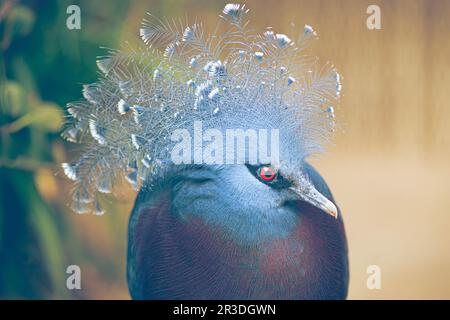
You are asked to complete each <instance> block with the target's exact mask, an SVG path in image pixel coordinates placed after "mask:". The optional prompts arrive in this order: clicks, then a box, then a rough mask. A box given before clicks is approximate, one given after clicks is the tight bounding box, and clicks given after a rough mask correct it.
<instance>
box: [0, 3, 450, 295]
mask: <svg viewBox="0 0 450 320" xmlns="http://www.w3.org/2000/svg"><path fill="white" fill-rule="evenodd" d="M8 2H10V3H13V4H12V7H14V6H16V7H17V6H19V7H26V8H28V9H29V11H30V12H31V13H33V14H34V18H33V21H32V24H31V26H30V27H29V28H30V30H29V31H28V33H25V34H24V35H21V34H19V36H18V40H14V39H13V40H11V39H8V38H7V37H6V35H7V34H8V33H7V32H8V21H9V20H8V19H7V17H8V13H6V14H5V15H4V16H3V15H2V12H4V10H2V8H3V9H4V8H5V4H6V3H8ZM79 2H80V4H79V5H80V8H81V10H82V29H81V30H80V31H68V30H67V29H66V28H65V19H66V17H67V15H66V13H65V10H66V8H67V6H68V5H69V4H70V3H69V2H67V1H61V2H54V3H53V2H51V1H50V2H47V1H46V2H44V1H22V2H20V1H6V2H4V3H3V4H2V5H0V23H2V24H3V26H2V27H1V28H0V35H2V48H3V49H2V50H3V63H2V64H3V65H4V66H3V69H4V70H3V71H2V77H4V79H3V80H5V81H2V82H3V86H2V87H3V91H2V92H3V95H4V96H8V94H11V93H10V91H11V90H12V89H11V88H10V86H6V84H8V85H9V84H10V83H13V82H14V84H17V85H23V87H24V89H23V91H26V92H28V94H26V97H25V98H24V99H25V101H26V103H25V104H29V103H30V101H34V102H36V101H40V102H39V103H37V106H35V107H34V108H35V109H36V108H41V107H40V106H41V105H42V104H43V103H44V102H45V105H47V107H48V108H49V106H48V104H49V103H50V102H51V103H53V105H56V107H58V106H59V108H60V110H62V108H63V107H64V103H67V102H69V101H72V100H76V99H78V98H79V97H80V96H81V86H80V83H88V82H93V81H95V78H96V71H95V58H96V55H101V54H102V53H104V51H102V50H100V49H99V47H100V46H110V47H116V48H117V47H119V46H120V44H121V43H123V42H124V41H126V40H130V39H134V38H135V37H136V35H137V32H138V28H139V25H140V22H141V20H142V18H143V17H144V12H151V13H153V14H155V15H157V16H167V17H168V18H172V17H174V18H178V17H182V18H184V17H185V16H187V17H188V18H189V20H190V21H194V19H195V18H196V17H197V18H199V19H201V20H202V21H204V23H205V25H206V26H210V27H211V28H212V27H213V26H214V23H215V21H216V17H217V15H218V14H219V13H220V12H221V10H222V8H223V6H224V5H225V4H226V3H227V2H226V1H206V0H204V1H200V0H165V1H161V0H160V1H156V0H154V1H148V0H146V1H131V2H129V3H128V2H126V1H125V2H124V1H108V2H106V1H100V0H94V1H79ZM49 3H52V4H51V5H49ZM245 3H246V4H247V7H248V8H250V9H251V12H250V20H251V25H252V27H253V28H255V29H257V30H263V29H264V28H265V27H267V26H271V27H273V28H274V29H275V30H276V31H278V32H282V33H288V32H289V31H290V30H291V29H292V27H291V23H292V22H293V23H295V25H296V26H297V28H299V29H301V28H302V27H303V25H304V24H310V25H312V26H313V27H314V29H315V30H316V31H317V32H318V34H319V40H318V41H315V42H314V44H313V46H312V47H311V48H310V50H309V52H310V53H314V54H317V55H318V56H319V57H320V59H321V61H322V62H323V63H325V62H327V61H332V62H333V64H334V65H335V66H336V67H337V69H338V70H339V71H340V73H341V74H342V75H343V77H344V78H343V97H342V100H341V103H340V106H339V107H338V108H337V111H336V114H337V121H338V123H339V129H338V130H337V134H336V138H335V139H334V141H333V142H334V145H332V146H330V148H329V149H328V152H327V153H325V154H323V155H320V156H317V157H314V159H312V160H311V161H312V163H313V164H314V165H315V166H316V167H317V168H318V169H319V171H320V172H321V173H322V175H323V176H324V177H325V179H326V180H327V182H328V184H329V185H330V187H331V189H332V191H333V193H334V196H335V198H336V199H337V201H338V204H339V206H340V207H341V209H342V211H343V215H344V219H345V224H346V230H347V236H348V242H349V252H350V276H351V277H350V290H349V298H350V299H450V246H449V243H450V215H449V213H450V212H449V208H450V192H449V188H448V187H447V183H448V181H450V166H449V160H450V129H449V125H448V121H449V120H450V108H449V98H450V94H449V91H450V72H449V71H450V62H449V59H450V58H449V57H450V41H449V36H450V19H449V16H450V1H446V0H420V1H419V0H384V1H383V0H377V1H366V0H345V1H344V0H320V1H319V0H316V1H312V0H309V1H304V0H283V1H274V0H264V1H263V0H259V1H256V0H249V1H246V2H245ZM371 4H376V5H378V6H379V7H380V9H381V30H369V29H368V28H367V26H366V20H367V18H368V17H369V14H367V13H366V10H367V7H368V6H369V5H371ZM49 7H51V8H50V9H49ZM13 11H14V9H13ZM9 13H11V10H10V11H9ZM21 14H22V16H24V15H25V16H26V14H24V13H23V12H22V13H21ZM16 16H17V13H16ZM5 17H6V18H5ZM19 17H20V14H19ZM22 18H23V17H22ZM51 32H54V34H53V35H52V36H51V37H50V36H47V38H45V37H46V36H45V35H44V34H46V33H48V34H51ZM77 32H78V34H76V33H77ZM36 38H38V39H40V41H41V44H37V45H36V48H38V49H36V50H37V52H38V53H39V55H37V57H38V58H35V59H37V60H30V59H31V58H30V57H28V58H27V55H26V53H24V54H23V55H22V53H23V52H24V51H26V50H29V47H27V45H21V43H23V42H24V41H27V39H36ZM44 40H46V41H52V42H54V43H52V44H51V45H48V46H47V44H46V43H45V42H43V41H44ZM6 41H8V42H6ZM14 41H16V42H14ZM42 43H44V44H45V46H44V45H42ZM28 45H29V44H28ZM55 47H56V48H55ZM33 55H35V56H36V54H35V53H33ZM22 56H23V58H20V59H16V57H22ZM66 57H69V58H66ZM61 59H65V60H61ZM41 61H43V62H42V63H44V66H53V67H52V68H53V69H52V68H50V67H47V68H46V69H45V70H42V69H43V67H41V68H40V67H38V66H33V65H31V64H32V63H35V64H39V63H41ZM61 61H64V63H65V64H64V66H65V67H67V68H68V69H66V70H64V69H63V70H61V66H57V65H54V64H55V63H57V62H58V63H60V62H61ZM61 63H62V62H61ZM27 64H29V66H28V67H24V66H23V65H27ZM80 70H81V71H80ZM39 72H40V73H42V74H39ZM55 72H56V74H55ZM38 74H39V77H38ZM27 76H28V78H35V79H36V80H35V81H36V82H37V83H34V84H30V81H28V80H27V79H28V78H27ZM33 76H34V77H33ZM61 81H63V82H64V87H61V88H59V87H58V92H54V88H55V86H62V85H61V84H60V82H61ZM31 82H32V81H31ZM4 87H7V88H8V90H9V91H7V90H5V89H4ZM14 90H16V91H17V90H18V89H17V88H16V89H14ZM14 90H13V92H16V91H14ZM33 90H34V91H33ZM5 92H6V93H5ZM9 99H10V100H8V99H7V98H4V99H3V100H2V108H1V109H2V117H3V116H4V115H5V117H3V120H2V122H1V123H0V125H1V126H2V127H1V128H2V129H3V128H4V127H5V128H7V129H5V130H2V144H1V146H2V157H1V158H0V159H1V160H0V172H1V174H2V179H3V178H4V177H6V175H7V174H8V175H11V177H9V179H10V180H7V179H5V180H3V181H2V183H0V188H2V189H0V193H5V192H6V193H7V192H8V190H9V188H10V187H11V186H14V185H15V184H14V183H15V182H12V181H17V178H19V179H24V181H32V183H31V184H30V186H29V190H28V191H27V192H31V193H32V194H34V193H33V190H34V189H35V190H36V192H35V197H36V198H30V196H28V194H26V196H24V195H25V193H21V192H22V191H20V192H18V193H17V196H16V197H12V198H11V197H9V199H7V200H8V201H10V202H12V201H14V199H16V198H17V199H18V201H19V202H20V200H21V199H22V200H23V201H25V202H29V203H30V204H29V207H27V206H22V204H21V206H19V207H17V206H14V205H9V204H6V203H5V202H4V203H3V205H2V206H0V208H1V209H0V210H2V211H0V231H1V230H3V237H0V250H2V249H1V248H2V246H3V253H2V251H0V259H1V257H3V258H4V259H6V258H8V259H9V260H8V261H10V260H11V263H10V269H8V268H7V265H6V266H5V265H3V266H1V267H0V297H2V298H22V297H25V298H82V299H91V298H93V299H113V298H119V299H121V298H124V299H128V298H129V295H128V291H127V287H126V281H125V261H126V232H127V219H128V214H129V212H130V209H131V207H132V205H133V200H134V197H135V194H134V193H133V192H131V191H130V190H128V189H126V188H124V189H123V190H121V193H120V194H118V195H117V200H113V199H110V198H108V199H106V200H105V202H106V204H107V206H108V207H109V208H107V209H108V213H107V214H106V215H105V216H102V217H97V216H93V215H76V214H74V213H72V212H71V211H70V209H69V208H68V205H67V204H68V203H69V200H70V189H71V184H70V182H69V181H67V179H65V178H64V177H63V176H62V174H61V172H60V170H59V168H58V163H60V162H62V161H65V160H67V159H71V158H72V157H73V156H74V155H75V154H76V152H77V148H76V147H74V146H71V145H69V144H67V143H64V142H62V141H61V140H60V139H59V138H58V135H57V132H56V131H57V130H54V129H53V128H45V129H42V127H40V126H37V128H36V126H35V125H34V124H36V123H37V122H33V121H30V123H26V125H23V126H22V127H20V126H19V129H18V130H16V131H11V123H14V121H17V119H21V118H20V116H22V117H23V115H28V114H29V113H30V112H31V113H32V111H27V110H25V111H23V110H22V111H17V110H16V112H15V113H14V112H12V113H11V112H10V114H9V115H8V116H7V117H6V113H7V108H8V103H10V105H13V104H14V103H15V104H14V105H21V103H20V102H17V99H16V100H14V99H12V100H11V98H9ZM19 100H20V99H19ZM11 101H13V102H11ZM14 101H16V102H14ZM53 105H52V106H53ZM56 107H55V108H56ZM16 109H17V108H16ZM19 109H20V108H19ZM35 109H33V110H35ZM55 112H56V111H55ZM37 121H38V120H37ZM22 122H23V121H22ZM20 124H21V122H20V123H19V125H20ZM27 126H30V129H28V128H27ZM41 126H42V124H41ZM12 127H13V129H14V128H15V129H17V124H16V127H14V126H12ZM8 128H9V129H8ZM24 130H30V132H31V133H32V134H30V133H21V131H24ZM36 130H37V131H36ZM42 130H44V131H43V132H44V133H43V137H42V138H41V139H39V140H38V141H36V138H30V137H35V134H34V133H35V132H42ZM27 139H28V140H30V139H31V140H32V141H33V143H30V144H33V145H36V144H38V145H39V143H40V144H42V146H43V145H44V143H45V149H46V150H47V151H46V152H45V154H44V155H42V154H40V153H39V152H37V153H36V152H35V153H28V152H22V151H17V152H16V151H11V150H9V149H11V148H13V147H14V146H16V145H18V144H23V143H24V142H23V141H28V140H27ZM8 150H9V151H8ZM41 151H42V150H41ZM41 151H40V152H41ZM30 154H32V155H33V157H31V156H30ZM22 172H25V173H22ZM55 172H56V173H57V174H56V175H55ZM30 179H31V180H30ZM30 190H31V191H30ZM23 192H26V191H23ZM21 195H22V196H24V197H22V198H20V196H21ZM39 197H40V198H39ZM2 201H6V200H2ZM20 208H22V209H23V210H24V212H28V214H27V215H25V218H24V220H23V223H24V224H25V225H28V224H29V225H30V226H31V227H30V226H28V227H23V228H22V227H20V226H19V227H17V230H18V232H19V233H15V235H9V236H8V229H9V226H10V225H9V224H8V221H10V220H11V219H12V218H11V216H12V215H18V214H19V215H20V214H21V211H20V210H21V209H20ZM27 210H28V211H27ZM14 221H15V220H14ZM14 223H16V222H14ZM29 228H31V229H33V232H32V233H33V235H34V236H33V237H32V238H30V239H28V238H26V239H24V240H23V241H22V242H17V243H16V237H20V236H22V234H21V233H20V232H22V231H23V232H26V231H27V230H28V229H29ZM0 236H1V234H0ZM324 236H327V235H324ZM1 239H3V240H1ZM7 241H13V242H14V246H16V247H14V248H15V250H19V251H20V252H21V253H20V255H19V256H16V253H12V252H11V251H8V250H7V249H5V248H7V247H8V243H7ZM30 242H32V243H30ZM10 247H11V246H10ZM29 252H32V253H31V254H30V253H29ZM23 257H25V262H23ZM15 259H17V261H19V260H20V261H21V264H20V265H21V266H22V269H19V270H22V271H21V272H20V274H16V273H17V272H18V271H17V268H14V266H15V264H14V261H16V260H15ZM4 261H6V260H4ZM39 262H40V263H39ZM0 263H3V261H0ZM70 264H77V265H79V266H80V267H81V269H82V272H83V280H82V290H81V291H79V292H75V293H74V292H68V291H67V290H66V289H65V278H66V274H65V267H66V266H67V265H70ZM370 265H378V266H379V267H380V269H381V279H382V280H381V286H382V287H381V289H380V290H369V289H368V288H367V285H366V281H367V278H368V276H369V275H368V274H367V272H366V271H367V267H368V266H370ZM40 274H45V275H46V276H45V277H43V278H44V280H42V279H41V280H39V279H37V278H40V276H39V275H40ZM20 276H22V278H21V279H20V280H17V281H16V279H15V278H14V277H20ZM17 279H19V278H17ZM24 279H25V280H24ZM30 281H36V283H37V284H36V285H33V291H32V292H33V294H30V293H29V290H28V291H27V285H28V283H29V282H30Z"/></svg>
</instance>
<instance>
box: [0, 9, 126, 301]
mask: <svg viewBox="0 0 450 320" xmlns="http://www.w3.org/2000/svg"><path fill="white" fill-rule="evenodd" d="M71 4H72V2H71V1H45V2H38V1H20V3H19V2H18V1H12V0H6V1H2V2H0V12H1V14H0V134H1V137H0V298H7V299H15V298H31V299H36V298H38V299H39V298H69V297H71V296H72V295H73V294H77V295H78V296H79V295H81V296H83V294H82V293H72V292H70V291H68V290H67V289H66V287H65V279H66V276H67V275H66V274H65V271H66V267H67V266H68V265H70V264H72V263H74V262H75V263H76V264H81V265H82V264H84V263H87V262H91V263H92V262H94V263H96V264H99V265H104V266H111V265H112V264H113V263H112V262H111V261H105V259H102V258H99V257H95V255H91V254H90V253H87V252H85V251H83V250H80V248H82V247H83V243H82V242H83V239H81V238H79V236H78V235H76V234H75V233H74V231H73V230H72V227H71V225H70V222H69V221H68V218H67V217H69V215H73V213H72V212H71V211H70V209H69V208H68V207H67V205H66V202H65V200H64V199H59V198H55V197H58V195H56V196H55V195H53V198H54V199H52V198H51V197H50V198H47V197H44V196H43V194H45V193H51V192H50V191H46V188H47V189H48V188H50V187H49V185H46V184H45V183H44V184H43V185H38V184H37V182H36V181H38V180H39V179H38V178H39V176H40V174H41V173H42V172H43V170H44V171H45V170H46V171H48V172H50V173H51V174H50V175H49V176H50V179H53V180H54V179H55V178H54V174H55V173H57V172H59V171H60V169H59V163H60V162H61V160H62V159H61V157H63V158H64V154H62V155H61V154H59V155H58V153H57V152H55V150H56V149H58V147H61V143H62V142H61V139H60V137H59V131H60V129H61V127H62V126H63V124H64V112H65V111H64V105H65V104H66V103H67V102H69V101H74V100H77V99H79V98H80V95H81V85H77V84H81V83H90V82H93V81H95V79H96V77H97V70H96V65H95V57H96V56H99V55H102V54H104V53H105V51H104V50H103V49H101V48H100V45H103V46H107V47H115V46H116V44H115V42H116V41H117V40H119V39H118V38H119V36H118V34H119V32H120V28H121V27H122V25H121V23H118V21H122V20H123V19H124V15H125V14H126V13H127V7H128V2H127V1H114V2H113V1H111V2H108V5H105V3H104V2H103V1H94V2H93V1H90V0H82V1H77V4H78V5H79V6H80V7H81V10H82V29H81V30H68V29H67V28H66V19H67V17H68V15H67V13H66V8H67V7H68V6H69V5H71ZM85 57H87V58H85ZM65 147H66V148H68V147H69V146H68V145H65ZM58 157H59V158H58ZM53 180H52V181H53ZM56 189H58V188H57V187H56ZM56 191H58V190H56ZM53 192H55V191H53ZM66 192H68V191H66ZM95 259H97V261H95ZM117 269H118V271H117V272H120V273H123V269H120V268H119V267H118V268H117ZM113 276H114V277H119V275H118V274H115V273H114V272H113ZM120 276H122V274H120Z"/></svg>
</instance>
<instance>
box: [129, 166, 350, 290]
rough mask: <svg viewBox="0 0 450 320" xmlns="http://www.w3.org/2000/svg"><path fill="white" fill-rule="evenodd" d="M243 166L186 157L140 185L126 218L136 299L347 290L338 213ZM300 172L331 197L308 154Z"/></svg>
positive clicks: (344, 239) (345, 262) (346, 269)
mask: <svg viewBox="0 0 450 320" xmlns="http://www.w3.org/2000/svg"><path fill="white" fill-rule="evenodd" d="M280 170H282V169H280ZM250 171H251V169H249V168H248V167H247V166H245V165H236V166H190V167H187V168H183V169H181V170H180V171H178V172H177V173H176V174H174V176H173V178H171V179H168V180H167V182H166V183H163V184H162V185H160V186H159V187H158V188H156V189H155V188H152V190H151V191H149V190H147V189H146V188H143V189H142V190H141V192H140V193H139V195H138V198H137V200H136V203H135V207H134V209H133V212H132V215H131V218H130V223H129V245H128V282H129V289H130V293H131V296H132V297H133V298H135V299H344V298H346V296H347V288H348V261H347V243H346V237H345V232H344V226H343V222H342V216H341V215H339V217H338V219H337V220H336V219H334V218H333V217H332V216H330V215H328V214H326V213H324V212H323V211H322V210H321V209H318V208H317V207H315V206H313V205H311V204H309V203H308V202H306V201H304V200H302V199H301V197H299V196H298V195H296V194H295V193H293V192H292V191H290V190H289V188H288V185H285V186H283V187H281V188H280V189H273V188H271V187H270V186H267V185H265V184H264V183H263V182H261V181H259V180H258V179H257V178H256V177H254V176H253V175H252V173H251V172H250ZM303 171H304V172H302V174H306V175H307V176H308V178H309V179H310V181H311V182H312V183H313V185H314V186H315V188H316V189H317V190H318V191H319V192H320V193H321V194H323V195H324V196H326V197H327V198H328V199H330V200H331V201H333V202H334V200H333V197H332V195H331V192H330V191H329V189H328V187H327V185H326V183H325V181H324V180H323V178H322V177H321V176H320V175H319V173H317V171H315V170H314V169H313V168H312V167H311V166H310V165H308V164H306V163H305V164H304V166H303ZM279 174H283V173H282V171H281V172H280V173H279Z"/></svg>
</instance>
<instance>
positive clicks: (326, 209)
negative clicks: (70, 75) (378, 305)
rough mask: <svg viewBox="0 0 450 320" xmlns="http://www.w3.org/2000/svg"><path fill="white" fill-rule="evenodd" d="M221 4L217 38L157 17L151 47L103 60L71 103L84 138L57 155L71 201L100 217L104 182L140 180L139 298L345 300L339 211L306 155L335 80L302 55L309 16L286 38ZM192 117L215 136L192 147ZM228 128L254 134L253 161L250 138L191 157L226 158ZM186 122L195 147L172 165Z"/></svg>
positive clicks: (135, 222)
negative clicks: (64, 159) (67, 159)
mask: <svg viewBox="0 0 450 320" xmlns="http://www.w3.org/2000/svg"><path fill="white" fill-rule="evenodd" d="M222 13H223V15H221V16H220V18H221V19H220V22H219V24H218V27H217V28H216V31H215V33H213V34H209V35H208V34H207V33H206V32H205V30H204V27H203V25H202V24H201V23H195V24H193V25H188V26H180V25H179V24H177V23H175V24H171V23H169V22H168V21H167V20H160V19H158V18H156V17H153V16H149V19H148V20H145V21H144V25H143V27H142V28H141V30H140V36H141V38H142V40H143V41H144V43H145V46H144V45H142V47H138V48H131V50H129V52H126V51H112V52H111V54H110V55H109V56H106V57H103V58H101V59H99V60H98V61H97V64H98V67H99V69H100V71H101V72H102V75H101V77H100V79H99V81H98V82H96V83H94V84H90V85H86V86H84V88H83V96H84V99H85V100H84V101H81V102H75V103H70V104H69V107H68V112H69V113H70V117H71V122H70V123H69V124H68V126H67V129H66V130H65V131H64V133H63V136H64V137H65V138H66V139H68V140H69V141H72V142H83V143H84V144H85V145H86V148H85V150H84V152H83V153H82V155H81V156H80V158H79V159H78V161H75V162H72V163H70V164H69V163H64V164H63V165H62V167H63V170H64V172H65V174H66V175H67V177H68V178H69V179H71V180H73V181H75V189H74V193H73V208H74V209H75V211H76V212H78V213H86V212H89V211H92V212H94V213H95V214H98V215H100V214H103V213H104V210H103V209H102V208H101V206H100V203H99V201H98V195H97V192H98V193H111V192H112V190H113V188H114V183H115V181H116V180H117V178H118V177H120V176H124V178H125V179H126V181H128V182H129V183H130V184H131V185H132V186H133V188H134V189H136V190H140V192H139V196H138V198H137V200H136V204H135V208H134V210H133V213H132V216H131V218H130V224H129V259H128V279H129V286H130V293H131V295H132V297H134V298H142V299H144V298H180V299H197V298H198V299H206V298H216V299H218V298H224V299H238V298H253V299H259V298H261V299H262V298H264V299H266V298H274V299H280V298H286V299H320V298H322V299H325V298H329V299H338V298H345V297H346V294H347V285H348V264H347V246H346V239H345V232H344V227H343V222H342V217H341V216H340V214H339V215H338V209H337V207H336V205H335V203H334V200H333V198H332V195H331V193H330V191H329V189H328V187H327V185H326V184H325V182H324V180H323V179H322V178H321V177H320V175H319V174H318V173H317V172H316V171H315V170H314V169H313V168H312V167H311V166H309V165H308V164H307V163H306V162H305V159H307V157H308V156H310V155H312V154H315V153H318V152H321V151H322V150H323V146H324V144H325V143H326V142H327V141H328V140H329V138H330V136H331V134H332V133H333V132H334V129H335V117H334V106H335V105H336V104H337V102H338V100H339V98H340V94H341V76H340V75H339V73H338V72H337V71H336V69H335V68H334V66H332V65H331V64H326V65H325V66H323V67H320V68H319V67H318V64H317V60H316V59H315V58H311V57H309V56H307V55H305V54H304V49H305V48H306V46H307V43H309V42H310V41H311V40H312V39H314V38H315V36H316V32H315V31H314V29H313V28H312V27H311V26H309V25H305V27H304V28H303V29H302V30H301V31H300V32H299V34H298V35H290V36H287V35H285V34H282V33H275V32H274V31H273V30H272V29H271V28H268V29H267V30H266V31H265V32H263V33H254V32H250V31H249V30H247V28H246V27H247V24H248V20H247V18H246V14H247V13H248V9H246V8H245V6H244V5H239V4H228V5H226V6H225V8H224V9H223V12H222ZM222 27H224V28H222ZM161 49H162V50H161ZM197 126H202V128H203V129H205V132H206V130H210V131H209V132H210V133H211V132H212V131H214V132H215V133H216V134H217V135H216V140H214V139H213V138H212V135H210V136H209V139H204V140H205V141H206V140H207V142H206V143H205V145H204V147H205V148H203V147H202V146H200V147H198V146H197V144H196V142H195V141H197V140H196V138H195V137H196V133H195V132H196V127H197ZM228 129H238V130H241V131H242V132H244V131H245V132H248V131H247V130H253V131H252V132H253V133H255V132H256V131H258V138H257V139H258V143H257V145H258V147H257V148H259V149H258V152H257V155H258V159H252V156H251V155H250V154H251V151H250V150H243V149H246V142H245V139H246V138H248V139H249V140H248V141H249V142H248V144H249V145H250V144H251V143H250V140H251V137H250V134H249V135H248V136H247V137H245V138H243V139H244V140H241V141H244V142H243V143H242V144H241V147H238V146H237V145H238V144H239V143H236V146H235V149H234V147H231V149H230V150H231V153H233V151H234V155H235V156H236V160H237V161H236V162H234V161H231V163H229V162H228V161H226V160H225V159H220V157H217V158H218V161H216V160H217V159H216V160H215V161H212V162H208V161H203V160H204V159H200V161H197V160H198V159H197V158H198V157H197V156H196V154H197V153H198V154H200V158H202V157H203V156H204V155H205V154H206V155H207V157H206V158H208V157H209V156H211V154H212V153H213V152H210V151H211V150H212V149H214V150H215V151H214V154H215V155H216V156H217V155H218V154H219V153H220V152H221V151H224V150H223V149H226V150H227V151H226V153H227V155H228V154H229V153H228V149H227V147H228V145H227V146H226V147H225V148H223V147H224V146H223V145H222V144H220V146H219V142H218V141H222V140H221V139H222V138H223V137H225V136H226V133H227V132H228ZM180 130H181V131H183V132H184V133H183V135H188V136H193V137H194V139H193V140H194V144H193V145H194V146H193V147H192V146H191V145H189V144H188V147H187V149H185V150H184V151H186V150H188V152H186V154H187V155H188V156H187V160H186V161H184V160H183V161H181V162H178V160H177V161H175V158H177V156H175V157H174V154H175V155H177V152H174V151H175V150H178V148H177V147H178V142H179V141H178V140H177V138H176V137H179V136H180V135H178V133H180ZM211 130H212V131H211ZM268 131H270V132H271V133H270V134H271V136H270V140H271V143H270V145H271V146H270V153H271V155H272V156H274V154H277V156H275V157H272V158H271V159H270V161H268V160H267V159H266V160H261V158H260V155H261V154H264V153H265V152H262V151H263V149H264V148H265V147H264V148H261V145H262V146H265V144H264V143H262V144H261V140H260V137H262V136H263V135H264V134H262V132H264V133H265V135H266V138H267V137H268V135H269V134H268ZM274 132H275V133H274ZM192 133H193V134H192ZM272 133H274V135H273V136H272ZM260 134H261V135H260ZM205 135H206V134H205ZM244 136H245V134H244ZM217 137H220V138H217ZM254 137H256V133H255V135H254ZM278 138H279V139H278ZM255 139H256V138H255ZM200 140H202V139H200ZM226 140H227V137H226V139H225V141H226ZM187 141H190V137H189V139H187ZM213 141H214V143H213ZM274 141H276V142H277V143H275V144H273V145H272V142H274ZM222 142H223V141H222ZM214 144H215V146H216V148H212V147H211V146H212V145H214ZM252 145H255V144H252ZM238 149H239V150H238ZM249 149H251V147H249ZM191 150H193V153H194V156H193V161H192V157H191V155H190V151H191ZM207 150H209V151H208V152H206V151H207ZM184 151H183V154H185V153H184ZM236 151H237V153H239V152H242V151H244V153H243V154H244V156H243V157H242V159H241V160H244V161H239V160H238V159H237V158H239V157H238V154H237V153H236ZM247 151H248V154H247ZM265 151H268V148H266V150H265ZM276 151H278V152H276ZM253 154H256V153H253ZM211 158H212V157H209V159H211ZM225 158H226V157H225ZM221 160H225V161H222V162H221ZM189 163H191V164H189ZM192 163H194V164H192ZM212 163H215V164H214V165H213V164H212ZM218 163H221V165H219V164H218Z"/></svg>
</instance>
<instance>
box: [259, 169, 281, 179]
mask: <svg viewBox="0 0 450 320" xmlns="http://www.w3.org/2000/svg"><path fill="white" fill-rule="evenodd" d="M258 176H259V177H260V178H261V179H262V180H264V181H272V180H273V179H275V178H276V176H277V172H276V171H275V169H273V168H272V167H261V168H259V169H258Z"/></svg>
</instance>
